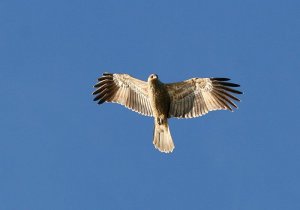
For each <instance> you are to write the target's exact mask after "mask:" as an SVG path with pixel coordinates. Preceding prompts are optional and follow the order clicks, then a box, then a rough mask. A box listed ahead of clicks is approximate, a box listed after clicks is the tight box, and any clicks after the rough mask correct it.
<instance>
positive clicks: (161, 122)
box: [156, 117, 163, 125]
mask: <svg viewBox="0 0 300 210" xmlns="http://www.w3.org/2000/svg"><path fill="white" fill-rule="evenodd" d="M156 122H157V124H159V125H161V124H163V119H162V118H160V117H157V118H156Z"/></svg>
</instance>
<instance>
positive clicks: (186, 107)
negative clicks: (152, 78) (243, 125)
mask: <svg viewBox="0 0 300 210" xmlns="http://www.w3.org/2000/svg"><path fill="white" fill-rule="evenodd" d="M229 80H230V79H229V78H192V79H189V80H185V81H183V82H177V83H170V84H166V85H165V86H166V88H167V90H168V92H169V95H170V98H171V105H170V113H169V116H170V117H177V118H191V117H199V116H202V115H204V114H206V113H208V112H209V111H213V110H230V111H233V108H238V107H237V105H236V104H235V103H234V102H233V100H235V101H240V99H238V98H237V97H235V96H233V95H232V94H242V92H241V91H239V90H236V89H234V88H235V87H239V86H240V85H239V84H235V83H231V82H228V81H229Z"/></svg>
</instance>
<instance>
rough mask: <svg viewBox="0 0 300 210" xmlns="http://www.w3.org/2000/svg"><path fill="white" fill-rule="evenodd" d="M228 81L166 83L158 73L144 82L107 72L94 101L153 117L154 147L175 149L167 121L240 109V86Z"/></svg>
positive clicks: (99, 81)
mask: <svg viewBox="0 0 300 210" xmlns="http://www.w3.org/2000/svg"><path fill="white" fill-rule="evenodd" d="M229 80H230V79H228V78H192V79H189V80H185V81H183V82H177V83H170V84H163V83H162V82H160V81H159V79H158V76H157V75H156V74H151V75H150V76H149V77H148V81H147V82H145V81H142V80H139V79H136V78H133V77H131V76H130V75H128V74H110V73H104V74H103V75H102V77H100V78H99V79H98V83H97V84H96V85H95V86H94V87H95V88H96V91H95V92H94V93H93V95H96V97H95V99H94V101H98V104H102V103H104V102H113V103H119V104H121V105H124V106H125V107H127V108H129V109H131V110H132V111H135V112H138V113H140V114H142V115H146V116H150V117H154V137H153V144H154V146H155V148H156V149H158V150H159V151H161V152H165V153H169V152H172V151H173V149H174V148H175V146H174V143H173V140H172V136H171V133H170V129H169V125H168V118H171V117H176V118H193V117H199V116H202V115H204V114H206V113H208V112H209V111H213V110H230V111H233V108H237V106H236V104H235V103H234V102H233V101H240V100H239V99H238V98H237V97H235V96H233V95H232V94H242V92H240V91H238V90H236V89H233V88H235V87H239V85H238V84H234V83H230V82H228V81H229Z"/></svg>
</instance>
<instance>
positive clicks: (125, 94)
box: [93, 73, 153, 116]
mask: <svg viewBox="0 0 300 210" xmlns="http://www.w3.org/2000/svg"><path fill="white" fill-rule="evenodd" d="M94 87H95V88H96V91H95V92H93V95H96V97H95V99H94V101H98V104H102V103H104V102H114V103H119V104H121V105H124V106H125V107H127V108H129V109H131V110H132V111H135V112H138V113H140V114H142V115H146V116H153V114H152V109H151V105H150V102H149V97H148V90H147V83H146V82H145V81H142V80H139V79H136V78H133V77H132V76H130V75H128V74H110V73H104V74H103V75H102V76H101V77H100V78H99V79H98V83H97V84H96V85H95V86H94Z"/></svg>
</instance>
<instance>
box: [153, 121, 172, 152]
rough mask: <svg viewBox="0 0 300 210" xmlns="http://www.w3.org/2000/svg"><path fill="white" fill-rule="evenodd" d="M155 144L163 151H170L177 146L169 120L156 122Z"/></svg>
mask: <svg viewBox="0 0 300 210" xmlns="http://www.w3.org/2000/svg"><path fill="white" fill-rule="evenodd" d="M153 144H154V147H155V148H156V149H158V150H159V151H161V152H165V153H169V152H172V151H173V149H174V148H175V146H174V143H173V139H172V136H171V133H170V129H169V125H168V122H165V123H163V124H161V125H159V124H158V123H157V122H155V124H154V137H153Z"/></svg>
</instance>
